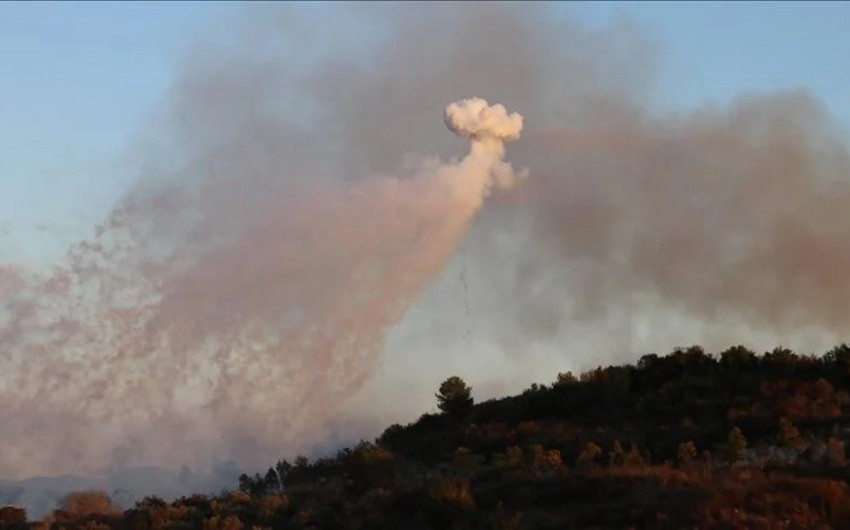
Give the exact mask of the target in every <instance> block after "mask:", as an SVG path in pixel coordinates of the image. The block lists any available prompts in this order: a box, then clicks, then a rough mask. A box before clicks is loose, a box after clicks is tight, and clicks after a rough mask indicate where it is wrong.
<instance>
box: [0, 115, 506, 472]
mask: <svg viewBox="0 0 850 530" xmlns="http://www.w3.org/2000/svg"><path fill="white" fill-rule="evenodd" d="M446 119H447V123H449V124H450V126H451V127H452V129H453V130H454V131H455V132H457V133H458V134H461V135H464V136H468V137H470V138H471V140H472V146H471V152H470V153H469V154H468V155H467V156H466V157H465V158H463V159H462V160H460V161H458V162H456V163H452V164H440V163H438V162H436V161H430V162H428V163H424V164H422V165H421V166H419V167H418V168H415V169H414V170H412V172H411V173H410V174H408V175H406V178H403V179H400V178H395V177H380V176H371V177H369V178H365V179H360V180H357V181H355V182H350V183H345V182H325V183H320V182H301V183H294V182H292V181H287V180H286V179H283V178H282V179H280V181H278V182H269V185H270V186H271V187H270V188H269V189H267V190H265V201H267V202H265V204H264V206H266V208H265V209H264V210H263V211H261V212H257V213H256V215H254V216H252V217H251V218H249V219H244V218H242V219H239V221H238V223H237V226H233V225H231V226H228V227H226V228H229V229H231V230H232V232H230V233H228V232H223V231H219V230H215V231H213V230H211V227H210V225H209V224H208V221H209V219H210V217H208V216H215V215H216V212H215V211H212V209H213V208H217V207H218V205H216V204H213V203H211V202H210V201H209V198H208V196H207V195H206V194H216V193H217V191H216V189H215V188H216V186H217V185H219V183H218V182H217V181H216V180H215V179H213V178H211V179H209V180H206V181H205V182H204V187H203V188H202V189H201V190H198V191H199V192H200V193H198V195H196V196H195V197H191V198H190V197H185V196H184V197H180V196H179V195H178V194H177V193H173V194H171V193H170V192H173V191H174V190H168V191H169V194H168V195H165V194H163V193H158V194H155V195H149V196H143V197H141V198H134V199H133V200H131V201H128V203H127V204H126V205H124V206H123V207H122V208H121V209H118V210H116V211H115V213H114V214H113V216H112V218H111V219H110V221H109V223H108V224H107V225H106V226H104V227H102V228H101V229H100V230H99V235H98V237H97V238H96V239H95V242H93V243H82V244H80V245H79V246H78V247H76V248H75V249H74V250H73V251H72V252H71V254H70V255H69V263H68V265H67V266H66V267H64V268H61V269H59V270H57V271H56V272H55V273H54V274H53V275H52V276H51V277H50V278H48V279H47V280H45V281H29V282H27V281H26V279H25V278H22V277H21V276H20V275H17V274H13V273H12V272H6V273H4V276H6V277H8V278H7V281H5V282H4V286H5V289H6V290H8V291H9V292H8V293H5V294H7V296H5V297H4V300H6V303H5V304H4V305H5V307H4V309H5V312H6V313H7V314H6V319H5V322H4V327H3V339H2V343H0V351H2V352H4V355H5V359H6V361H7V362H9V363H11V369H10V370H9V369H7V370H6V371H5V373H4V377H3V380H2V381H3V387H2V389H1V390H2V397H3V403H4V407H3V409H2V412H0V420H1V421H2V425H3V437H4V440H5V441H7V443H9V444H10V446H12V447H14V449H11V450H10V451H7V452H5V453H4V455H3V456H2V457H0V469H3V470H4V472H6V473H9V472H13V473H39V472H42V473H43V472H44V470H45V468H44V466H45V464H47V465H48V466H49V467H48V468H47V469H50V470H54V471H58V470H62V471H69V470H71V469H79V468H80V467H81V466H82V467H83V468H84V469H89V470H96V469H98V466H99V465H100V466H102V465H103V459H104V455H110V456H111V458H113V459H115V460H116V462H114V463H116V464H128V463H135V464H136V465H140V464H150V463H158V464H160V465H162V464H166V465H170V466H179V465H181V464H185V463H187V462H190V463H192V464H194V465H195V466H198V465H203V463H204V462H205V461H207V462H209V461H212V459H213V458H219V459H222V458H234V459H239V460H241V461H245V460H246V458H248V457H249V456H254V457H256V460H255V461H252V460H250V459H248V462H250V463H253V464H254V465H262V464H263V460H262V459H267V460H268V459H271V458H274V455H275V453H276V452H280V451H281V450H282V448H283V447H286V446H287V444H290V445H293V444H298V443H301V444H303V443H305V442H307V441H309V439H310V438H314V439H315V438H317V437H319V436H320V435H321V433H320V432H319V431H316V430H315V429H314V425H315V424H316V419H317V418H322V417H326V416H327V415H329V414H331V413H333V412H334V411H335V410H336V409H338V404H339V403H341V402H343V401H344V400H345V398H346V396H349V395H352V394H354V393H356V392H357V391H358V389H360V387H361V386H362V385H363V384H364V381H365V380H366V379H367V378H368V377H369V376H370V374H371V373H372V372H373V371H374V370H375V366H376V364H377V362H378V356H379V354H380V353H381V346H382V344H383V340H384V334H385V330H386V329H387V328H388V327H389V326H390V325H392V324H394V323H396V322H398V321H399V320H400V319H401V317H402V316H403V315H404V313H405V310H406V309H407V307H408V306H409V305H410V304H411V302H413V301H414V300H415V299H416V298H417V297H418V296H419V293H420V292H421V291H422V289H423V288H424V287H425V286H426V285H427V284H428V283H430V282H431V281H432V280H433V279H434V278H435V277H436V276H437V275H438V274H439V273H440V271H442V270H443V268H444V267H445V266H446V264H447V263H448V262H449V260H450V259H451V257H452V255H453V254H454V251H455V248H456V247H457V245H458V242H459V241H460V239H461V238H462V237H463V235H464V233H465V232H466V231H467V229H468V227H469V225H470V223H471V221H472V219H473V217H474V215H475V213H476V212H477V211H478V209H479V208H480V207H481V205H482V203H483V200H484V198H485V197H486V195H488V194H489V192H490V188H491V186H492V183H493V181H494V179H497V178H498V179H500V180H504V181H510V180H511V179H512V178H513V170H512V168H511V166H510V165H509V164H507V163H505V162H503V161H502V156H503V154H504V149H503V145H502V142H503V141H507V140H514V139H517V138H518V137H519V133H520V131H521V129H522V118H521V117H520V116H519V115H518V114H511V115H507V114H506V113H505V109H504V107H502V106H501V105H496V106H494V107H490V106H489V105H488V104H487V102H486V101H484V100H482V99H470V100H464V101H461V102H459V103H456V104H452V105H450V106H449V107H447V108H446ZM456 124H460V125H458V126H456ZM468 128H472V129H468ZM470 131H471V132H470ZM216 198H221V197H216ZM134 200H135V201H137V202H133V201H134ZM162 201H166V202H164V203H163V202H162ZM171 201H178V202H177V203H176V204H175V203H174V202H171ZM175 205H176V206H177V207H178V208H179V210H177V211H175V210H173V209H172V208H174V207H175ZM148 212H159V213H160V214H165V215H176V214H178V213H179V214H180V215H183V214H184V213H185V212H188V213H189V214H190V216H194V217H195V218H194V219H191V220H188V221H186V223H187V224H186V225H185V226H182V225H176V224H175V225H172V224H170V223H169V224H168V225H167V228H168V231H167V232H163V233H162V234H158V233H157V232H158V230H157V229H156V228H153V227H152V228H151V229H150V230H148V231H146V232H141V231H140V228H141V229H142V230H144V223H145V222H147V221H152V222H154V223H156V222H162V221H163V219H162V218H160V217H158V216H157V217H154V218H150V219H149V218H148V217H147V216H148V215H149V214H148ZM175 223H176V221H175ZM243 223H244V224H243ZM180 226H182V228H184V229H185V230H186V232H184V233H180V232H174V230H175V228H178V227H180ZM169 237H172V238H173V239H172V240H169ZM152 433H158V434H159V436H158V435H157V434H152ZM160 436H161V437H160ZM305 437H306V438H305ZM199 447H200V448H202V450H201V451H199V449H198V448H199ZM163 449H166V450H165V451H163ZM151 451H154V452H151ZM68 452H71V454H73V455H74V458H73V460H72V461H67V460H66V459H67V454H68ZM198 456H201V458H200V459H199V458H197V457H198Z"/></svg>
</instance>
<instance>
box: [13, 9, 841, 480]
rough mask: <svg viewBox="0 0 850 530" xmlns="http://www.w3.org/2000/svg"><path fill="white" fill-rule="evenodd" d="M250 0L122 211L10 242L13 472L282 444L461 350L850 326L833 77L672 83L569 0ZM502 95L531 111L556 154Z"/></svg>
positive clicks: (204, 61) (149, 146) (628, 348)
mask: <svg viewBox="0 0 850 530" xmlns="http://www.w3.org/2000/svg"><path fill="white" fill-rule="evenodd" d="M249 9H251V11H249V12H248V14H247V15H246V16H245V18H244V19H243V20H241V23H240V24H237V30H236V32H235V38H232V39H225V38H217V39H216V40H215V42H218V43H220V44H218V48H217V47H216V45H214V44H209V43H204V44H203V45H201V46H198V48H197V50H196V51H195V52H193V53H192V54H190V55H189V57H188V58H187V61H186V62H185V65H184V68H183V69H182V70H181V73H180V75H179V76H178V78H177V79H176V81H175V84H174V86H173V89H172V90H171V91H170V93H169V100H168V102H167V105H166V107H165V109H164V112H163V113H161V114H159V115H157V121H155V123H154V125H153V127H154V128H153V129H152V131H151V133H150V135H149V137H148V138H149V141H147V142H146V143H144V145H142V146H140V147H139V149H138V151H137V152H136V153H134V156H133V157H132V158H133V161H134V162H133V163H134V167H137V168H138V173H139V184H138V186H136V187H135V188H134V189H133V190H132V191H131V192H129V193H128V195H127V197H126V199H125V200H124V201H122V203H121V204H120V205H118V206H117V207H116V208H115V210H114V211H113V212H112V214H111V215H110V216H109V217H108V218H107V219H106V220H105V221H104V223H103V224H102V225H101V226H100V227H98V229H97V234H96V236H95V237H93V238H92V239H90V240H88V241H84V242H81V243H79V244H77V245H76V246H74V247H73V248H72V249H71V251H70V252H69V255H68V258H67V260H66V262H64V263H63V264H61V265H60V266H58V267H57V269H56V271H55V273H54V274H53V275H52V276H50V277H49V278H46V279H44V278H37V277H35V276H34V274H33V273H31V272H28V271H26V270H22V269H21V268H20V267H16V266H14V265H11V264H6V265H3V266H2V268H0V296H2V306H0V307H2V309H0V311H1V312H0V356H2V364H3V371H2V373H1V374H0V398H2V409H0V439H2V441H3V442H4V447H5V448H6V449H5V450H4V452H3V453H2V455H0V475H6V476H9V475H13V474H18V475H26V474H33V473H44V472H65V471H82V470H87V469H99V468H103V467H105V466H112V467H122V466H131V465H141V464H156V465H165V466H179V465H182V464H184V463H185V464H190V465H193V466H194V465H198V464H200V463H205V462H211V461H214V460H216V459H218V460H228V459H233V460H235V461H237V462H239V463H240V464H242V465H246V466H254V465H257V466H260V465H268V463H269V462H270V461H271V460H272V459H273V458H277V457H278V456H281V455H292V454H294V453H295V452H296V451H302V450H303V451H309V449H310V448H311V447H315V446H316V445H317V444H326V443H330V442H328V440H334V439H336V438H335V437H336V435H335V434H334V430H335V429H339V430H341V431H343V432H345V433H346V434H345V436H347V437H356V436H357V435H359V434H361V433H362V434H363V435H369V434H372V435H374V434H376V432H375V430H376V429H377V428H379V426H382V425H386V424H387V423H388V422H390V421H401V420H405V419H412V418H411V416H414V417H415V415H416V414H418V413H421V412H422V411H423V410H424V409H427V408H428V407H429V406H431V401H432V400H433V389H434V388H436V383H438V382H439V379H440V378H442V377H445V376H447V375H450V374H451V373H461V375H464V376H465V377H466V378H467V379H468V380H469V381H470V382H471V383H472V384H473V387H474V388H475V389H476V397H477V398H479V399H480V398H482V397H487V395H488V393H489V395H492V394H497V393H500V392H505V391H511V390H517V389H518V388H517V386H525V385H527V384H528V383H529V382H530V381H531V380H533V379H536V378H543V377H546V378H548V379H549V380H551V378H552V374H554V373H555V372H557V371H558V370H563V369H582V368H588V367H592V366H595V365H596V364H601V363H607V362H611V361H616V360H632V359H634V357H636V356H637V355H639V354H641V353H646V352H647V351H649V350H660V352H662V353H663V352H665V351H669V350H670V349H672V348H673V347H675V346H680V345H686V344H691V343H703V344H705V345H706V346H708V347H709V348H719V347H724V346H728V345H730V344H732V343H738V342H744V343H746V344H747V345H751V346H753V347H756V348H770V347H773V346H775V345H776V344H778V343H784V344H786V345H788V346H792V347H801V348H806V349H811V350H813V351H817V349H818V348H824V347H827V346H829V345H831V344H832V343H834V342H835V341H837V340H839V339H840V338H841V336H842V334H846V333H847V331H848V328H850V323H848V320H847V317H846V307H847V306H848V304H850V282H848V281H847V271H850V238H848V234H850V217H848V216H847V215H846V214H845V209H846V207H845V204H846V203H847V202H848V200H850V181H849V180H848V178H850V161H848V156H847V148H846V143H845V142H846V140H845V139H844V138H842V137H841V136H840V134H839V133H837V132H836V130H835V124H834V123H833V121H832V120H831V119H830V117H829V115H828V113H827V112H826V110H825V109H824V108H822V106H821V105H820V104H819V102H818V101H817V99H816V98H815V97H814V96H812V95H810V94H808V93H806V92H805V91H802V90H797V91H790V92H783V93H774V94H761V95H759V94H755V95H748V96H745V97H742V98H740V99H737V100H735V101H733V102H731V103H730V104H728V105H726V106H719V107H712V108H702V109H697V110H695V111H693V112H689V113H684V114H681V115H667V114H664V113H662V112H660V111H659V110H658V109H659V108H661V104H663V102H659V101H657V100H656V99H655V91H654V86H653V80H654V73H655V71H656V66H657V64H658V63H659V62H661V61H659V58H663V55H659V53H660V50H661V48H660V47H659V46H658V45H657V44H656V43H653V42H651V41H649V40H648V39H646V38H645V37H643V36H642V34H641V32H640V31H639V29H638V28H636V27H635V26H634V25H632V24H631V23H629V22H628V21H626V20H621V21H619V22H615V23H613V24H611V25H609V26H608V27H605V28H601V29H597V28H587V27H583V26H581V25H580V24H577V23H575V22H574V21H572V20H571V19H570V17H568V16H566V15H565V14H564V13H563V11H562V10H561V11H559V10H556V9H555V6H554V5H553V4H534V5H521V6H520V5H515V4H506V3H493V4H484V3H470V4H462V3H453V4H451V5H441V4H433V3H427V4H404V5H403V6H402V4H398V5H381V6H380V7H378V6H374V5H370V4H364V5H352V4H340V5H339V7H336V8H335V11H336V13H335V16H334V17H327V16H326V15H325V14H324V13H323V11H322V10H309V9H307V10H304V11H299V9H298V8H295V7H289V6H279V5H274V6H266V5H259V4H258V5H255V6H251V7H250V8H249ZM216 35H217V36H218V37H221V36H222V32H221V31H219V30H217V32H216ZM221 43H223V44H221ZM470 95H480V96H482V97H483V98H486V100H485V99H472V100H462V101H459V102H458V103H457V104H455V105H450V106H449V107H448V108H447V109H446V114H445V116H444V118H445V121H446V124H447V125H448V126H449V127H450V128H451V129H452V130H453V131H455V132H456V133H458V134H460V135H463V136H466V137H469V138H470V139H471V140H472V144H473V145H472V149H471V151H470V154H469V155H467V156H466V157H465V158H463V159H461V160H459V161H456V162H450V163H441V162H439V161H438V160H441V159H442V160H446V159H447V157H448V156H451V153H452V152H454V151H456V149H457V144H456V140H454V143H453V139H452V138H451V135H448V134H445V130H444V129H443V130H441V129H442V127H441V126H440V123H439V110H440V109H441V108H444V105H445V104H446V103H447V102H451V101H458V100H459V98H463V97H467V96H470ZM486 101H490V102H496V101H498V102H500V103H503V104H505V105H506V106H507V108H509V109H514V108H516V109H519V110H521V111H522V113H523V115H524V116H525V117H526V118H527V120H528V124H529V129H528V130H525V131H523V138H522V140H521V141H518V142H517V143H516V145H514V146H512V148H511V159H512V160H513V161H514V163H515V164H516V165H517V167H522V168H527V169H528V170H529V171H528V174H527V175H528V176H527V178H521V177H523V175H524V174H525V172H524V171H523V173H522V174H518V173H514V172H513V170H512V169H511V168H510V166H508V165H507V164H506V163H505V162H504V161H503V160H502V149H503V146H502V141H506V140H511V139H514V138H516V137H517V136H518V134H519V132H520V129H521V128H522V125H523V121H522V118H521V117H520V116H518V115H516V114H508V112H507V111H506V110H505V108H503V107H501V106H499V105H493V106H490V105H489V104H487V103H486ZM423 155H427V156H423ZM428 156H438V157H440V158H437V159H435V158H428ZM139 161H141V162H139ZM517 183H518V184H519V185H515V184H517ZM508 187H512V189H511V190H510V191H509V192H503V189H504V188H508ZM488 194H489V197H488V201H487V205H486V207H484V208H481V206H482V201H483V199H484V197H485V196H487V195H488ZM473 221H474V222H473ZM458 247H460V252H458V253H456V252H455V251H456V249H457V248H458ZM461 273H463V282H462V283H463V285H461V282H459V281H458V280H457V279H458V278H459V277H460V275H461ZM432 282H433V284H432ZM464 298H465V299H464ZM464 337H465V338H464ZM538 380H539V379H538ZM388 395H389V396H390V397H387V396H388ZM352 418H353V419H352ZM346 421H348V423H346ZM358 426H359V427H358ZM358 429H360V430H359V431H358Z"/></svg>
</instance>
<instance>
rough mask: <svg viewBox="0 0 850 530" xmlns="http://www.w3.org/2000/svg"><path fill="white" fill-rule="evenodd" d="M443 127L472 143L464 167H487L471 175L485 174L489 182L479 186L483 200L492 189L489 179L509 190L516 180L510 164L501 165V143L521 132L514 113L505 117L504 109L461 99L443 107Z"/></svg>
mask: <svg viewBox="0 0 850 530" xmlns="http://www.w3.org/2000/svg"><path fill="white" fill-rule="evenodd" d="M445 122H446V126H447V127H448V128H449V129H450V130H451V131H452V132H454V133H455V134H457V135H458V136H463V137H466V138H471V139H472V147H471V149H470V154H469V157H467V158H466V159H465V161H464V162H465V163H466V165H468V164H470V163H472V162H473V161H477V162H478V163H480V164H483V165H485V166H486V168H487V169H485V170H484V171H483V172H482V171H477V172H476V171H472V172H471V173H473V174H486V175H487V176H488V177H489V178H488V179H487V180H486V181H484V182H482V183H481V184H482V190H481V191H482V196H486V195H487V193H489V191H490V187H491V185H492V182H491V179H492V180H493V181H494V182H495V184H496V185H498V186H499V187H502V188H510V187H512V186H513V185H514V184H515V183H516V179H517V178H518V177H522V176H524V175H523V174H519V175H517V174H516V173H514V170H513V168H512V167H511V166H510V164H507V163H505V162H502V157H503V156H504V154H505V146H504V142H512V141H514V140H517V139H518V138H519V135H520V132H522V125H523V118H522V116H521V115H520V114H518V113H516V112H513V113H510V114H508V111H507V110H506V109H505V107H504V105H500V104H498V103H497V104H495V105H492V106H491V105H490V104H489V103H487V100H485V99H481V98H469V99H463V100H461V101H457V102H455V103H452V104H451V105H449V106H447V107H446V111H445Z"/></svg>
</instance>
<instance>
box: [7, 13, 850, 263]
mask: <svg viewBox="0 0 850 530" xmlns="http://www.w3.org/2000/svg"><path fill="white" fill-rule="evenodd" d="M305 7H307V8H311V9H312V8H315V9H327V10H328V11H329V13H330V16H333V3H329V4H310V5H305ZM239 8H240V6H238V5H237V4H232V3H225V2H128V3H124V2H121V3H117V2H116V3H108V2H90V3H86V2H67V3H64V2H58V3H51V2H45V3H30V2H3V3H0V257H3V258H4V259H11V260H15V261H27V262H29V263H30V264H31V265H38V264H43V263H46V262H47V261H49V259H50V258H52V257H55V256H57V255H58V253H59V252H62V250H63V249H64V246H65V245H66V244H67V243H68V242H69V241H71V240H74V239H77V238H79V237H83V236H85V235H87V234H88V233H89V232H88V231H89V230H90V229H91V227H92V226H93V225H94V224H95V223H97V222H98V221H99V220H100V219H101V218H102V216H103V215H104V214H105V212H106V211H107V210H108V208H109V207H110V206H111V205H112V204H114V202H115V200H116V198H117V197H119V196H120V194H121V192H122V191H123V190H124V189H126V187H127V186H128V183H129V182H130V181H131V179H132V178H133V171H132V168H128V167H127V165H126V164H125V163H122V162H121V160H122V157H123V156H124V155H125V154H126V150H127V149H128V147H129V146H130V145H131V144H132V142H133V141H134V139H135V138H136V137H137V135H138V134H139V133H140V131H142V130H143V128H144V126H145V123H146V120H148V119H150V117H151V115H152V114H153V112H154V110H155V108H156V105H157V104H158V103H159V102H161V101H162V100H163V99H164V98H165V96H166V94H167V90H168V86H169V81H170V80H171V79H172V74H173V72H174V70H175V69H176V67H177V63H178V62H179V60H180V58H181V56H182V54H183V53H185V51H186V49H187V47H188V46H189V45H190V44H191V43H192V42H193V40H194V39H196V38H198V37H199V36H200V35H202V34H204V31H205V30H206V31H208V30H209V29H210V28H212V27H214V25H215V24H216V23H221V22H223V21H226V20H227V19H228V14H229V13H233V12H234V11H237V10H238V9H239ZM562 8H563V9H567V10H571V11H572V12H573V13H574V14H575V15H576V16H578V17H579V18H581V19H583V20H584V21H585V22H586V23H589V24H592V25H598V26H604V25H605V24H606V23H608V22H609V21H610V20H611V19H612V18H616V17H623V16H627V17H631V18H632V20H634V21H635V22H636V23H637V24H638V25H639V26H640V28H641V29H642V30H643V31H644V32H645V33H647V34H648V35H650V36H651V37H652V38H653V39H654V40H655V41H656V42H657V43H658V44H660V45H661V62H660V68H659V70H660V72H659V77H658V79H659V82H658V86H657V87H656V90H657V92H656V100H657V101H659V102H660V104H661V109H660V110H662V111H679V110H687V109H691V108H694V107H696V106H698V105H703V104H712V103H718V104H719V103H723V102H726V101H728V100H729V99H730V98H733V97H735V96H737V95H740V94H742V93H747V92H763V91H771V90H776V89H789V88H801V87H802V88H806V89H808V90H810V91H811V92H812V93H814V94H816V95H817V96H818V97H819V98H820V99H821V100H822V102H823V103H824V104H825V105H826V107H827V108H828V109H829V110H830V111H831V112H832V114H833V115H834V116H835V118H836V119H837V120H838V122H839V124H841V126H843V127H845V128H846V127H847V126H848V124H850V100H848V99H847V97H846V87H847V86H848V85H850V63H848V62H847V60H846V52H847V50H850V33H848V32H847V31H846V21H847V20H848V17H850V4H848V3H843V2H823V3H817V2H807V3H802V2H800V3H796V2H777V3H768V2H753V3H743V2H741V3H723V2H716V3H708V2H706V3H691V2H645V3H632V2H629V3H621V2H581V3H574V4H567V3H565V4H563V5H562Z"/></svg>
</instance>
